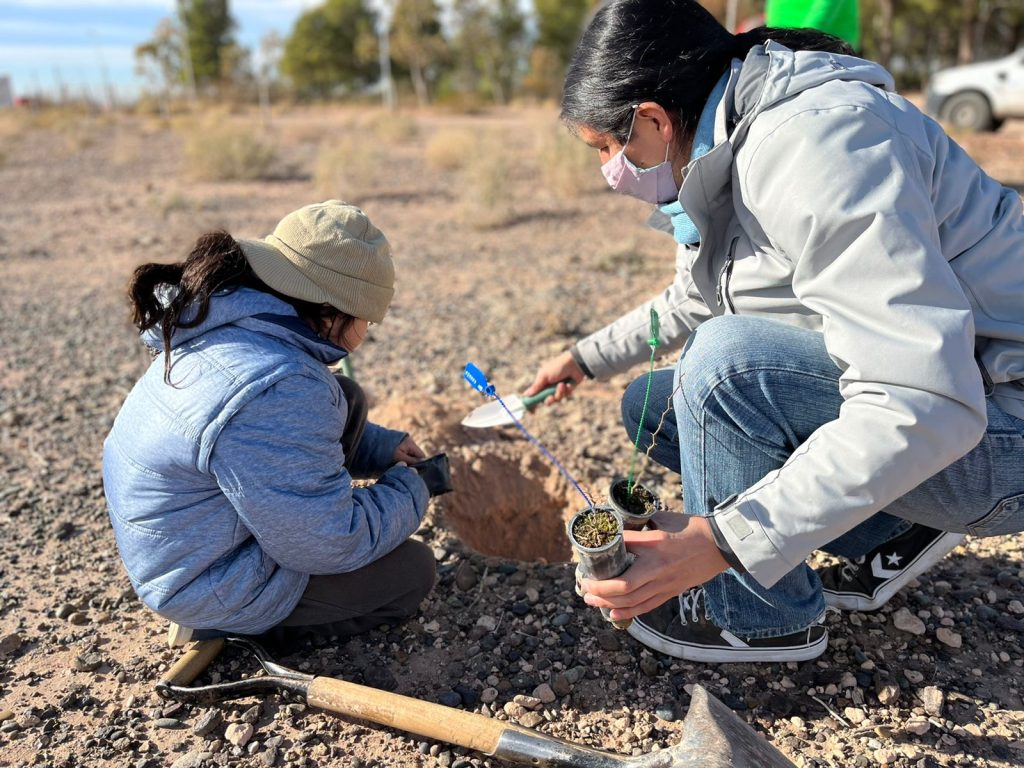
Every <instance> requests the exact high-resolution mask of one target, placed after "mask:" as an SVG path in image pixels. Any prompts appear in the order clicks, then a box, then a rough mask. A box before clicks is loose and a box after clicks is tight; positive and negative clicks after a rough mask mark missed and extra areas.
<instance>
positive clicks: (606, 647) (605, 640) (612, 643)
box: [597, 630, 621, 651]
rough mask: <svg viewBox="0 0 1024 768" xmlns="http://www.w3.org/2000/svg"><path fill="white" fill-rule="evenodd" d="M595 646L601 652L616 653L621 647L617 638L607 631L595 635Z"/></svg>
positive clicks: (613, 633)
mask: <svg viewBox="0 0 1024 768" xmlns="http://www.w3.org/2000/svg"><path fill="white" fill-rule="evenodd" d="M597 644H598V645H599V646H600V647H601V650H602V651H617V650H619V648H620V647H621V644H620V643H619V636H618V635H617V634H615V632H611V631H608V630H605V631H601V632H598V633H597Z"/></svg>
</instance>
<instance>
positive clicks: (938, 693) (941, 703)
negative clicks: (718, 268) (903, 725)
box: [921, 685, 946, 717]
mask: <svg viewBox="0 0 1024 768" xmlns="http://www.w3.org/2000/svg"><path fill="white" fill-rule="evenodd" d="M921 703H922V704H924V711H925V712H927V713H928V714H929V715H934V716H935V717H941V716H942V711H943V709H944V708H945V706H946V694H945V692H944V691H943V690H942V689H941V688H937V687H936V686H934V685H929V686H928V687H927V688H925V689H924V690H923V691H921Z"/></svg>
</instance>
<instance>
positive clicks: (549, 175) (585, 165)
mask: <svg viewBox="0 0 1024 768" xmlns="http://www.w3.org/2000/svg"><path fill="white" fill-rule="evenodd" d="M540 135H541V143H540V151H539V152H538V157H539V159H540V166H541V167H540V171H541V178H543V180H544V185H545V186H546V187H547V188H548V189H549V190H551V191H552V192H554V193H555V194H556V195H558V196H559V197H561V198H577V197H580V196H581V195H583V194H585V193H586V192H588V191H591V190H593V189H595V188H596V180H598V179H600V175H601V174H600V169H599V168H598V161H597V153H596V152H594V150H592V149H590V148H589V147H587V145H586V144H584V143H583V142H582V141H580V140H579V139H577V138H576V137H575V136H571V135H569V133H568V132H567V131H566V130H565V128H564V127H562V126H557V127H556V128H555V129H554V130H550V131H546V132H545V131H542V132H541V133H540Z"/></svg>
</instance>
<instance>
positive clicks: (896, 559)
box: [885, 552, 903, 568]
mask: <svg viewBox="0 0 1024 768" xmlns="http://www.w3.org/2000/svg"><path fill="white" fill-rule="evenodd" d="M885 559H886V560H888V561H889V562H888V563H887V565H895V566H896V567H897V568H898V567H899V565H900V560H902V559H903V557H902V555H897V554H896V553H895V552H893V553H892V554H891V555H888V556H887V557H886V558H885Z"/></svg>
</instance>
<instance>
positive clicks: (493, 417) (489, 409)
mask: <svg viewBox="0 0 1024 768" xmlns="http://www.w3.org/2000/svg"><path fill="white" fill-rule="evenodd" d="M572 381H573V380H572V379H565V380H564V381H562V382H560V383H562V384H571V383H572ZM557 389H558V385H557V384H556V385H555V386H553V387H548V388H547V389H542V390H541V391H540V392H538V393H537V394H536V395H522V396H520V395H511V396H510V397H507V398H505V405H506V406H508V410H507V411H506V410H505V409H504V408H502V406H501V403H500V402H498V401H497V400H492V401H491V402H489V403H486V404H484V405H481V406H480V407H479V408H477V409H476V410H475V411H473V412H472V413H471V414H469V416H467V417H466V418H464V419H463V420H462V426H464V427H471V428H473V429H486V428H488V427H502V426H505V425H506V424H515V423H516V421H519V420H521V419H522V418H523V416H525V415H526V412H527V411H532V410H533V409H534V408H535V407H536V406H537V405H539V404H540V403H543V402H544V401H545V400H547V399H548V398H549V397H551V396H552V395H553V394H555V391H556V390H557Z"/></svg>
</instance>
